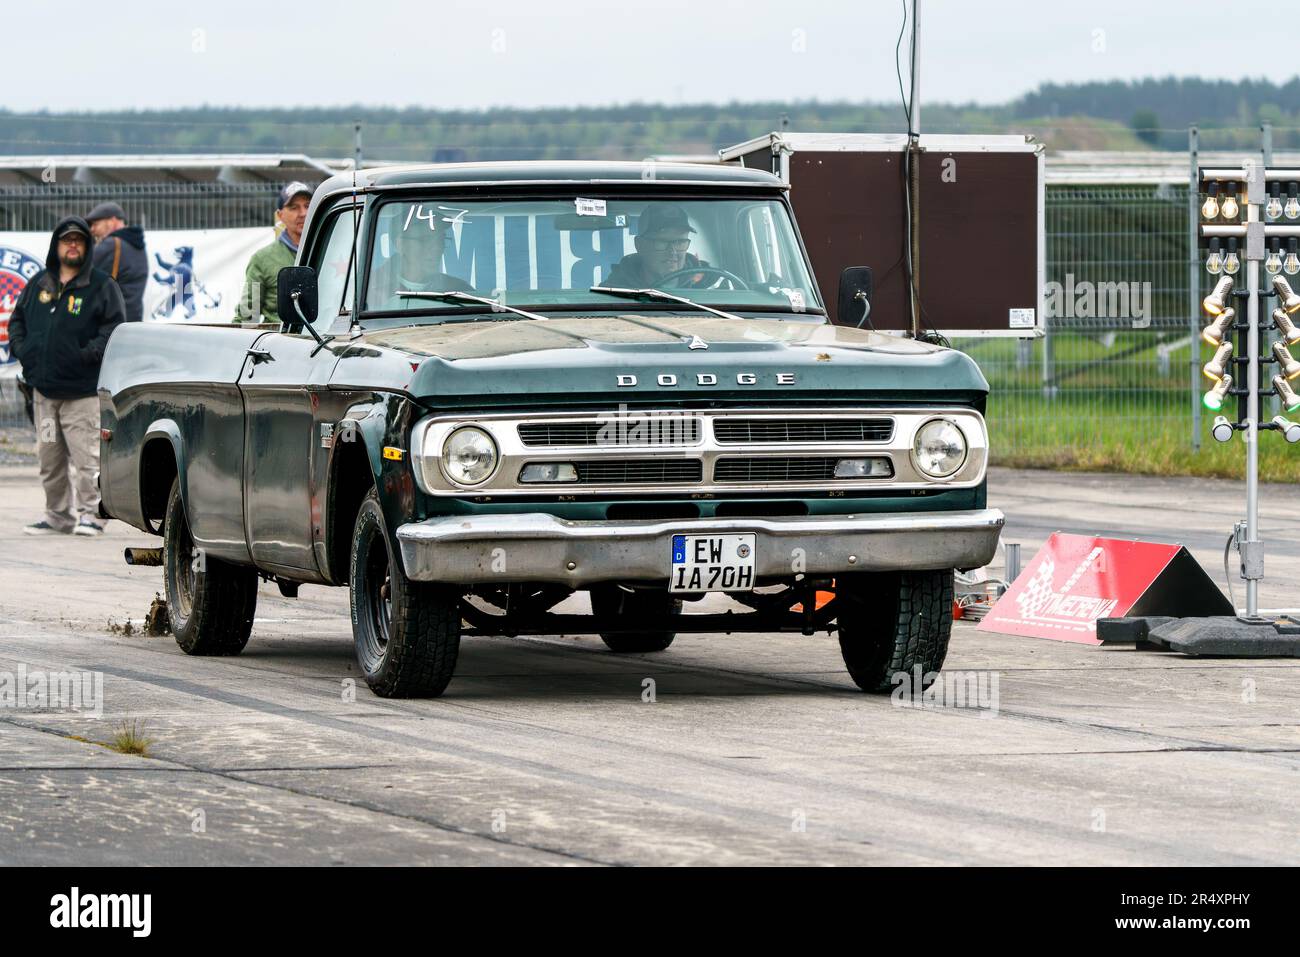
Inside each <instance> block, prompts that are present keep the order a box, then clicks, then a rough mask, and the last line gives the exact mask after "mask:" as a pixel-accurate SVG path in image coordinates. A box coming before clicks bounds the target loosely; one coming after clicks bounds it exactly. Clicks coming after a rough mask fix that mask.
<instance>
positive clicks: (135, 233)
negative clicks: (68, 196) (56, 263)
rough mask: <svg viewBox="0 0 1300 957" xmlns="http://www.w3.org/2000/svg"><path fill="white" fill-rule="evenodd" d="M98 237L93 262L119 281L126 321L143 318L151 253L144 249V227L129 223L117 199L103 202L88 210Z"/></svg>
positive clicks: (93, 230)
mask: <svg viewBox="0 0 1300 957" xmlns="http://www.w3.org/2000/svg"><path fill="white" fill-rule="evenodd" d="M86 222H87V223H89V224H90V235H91V237H92V238H93V239H94V240H95V255H94V259H93V265H94V267H95V268H96V269H98V270H101V271H102V272H106V273H108V274H109V275H110V276H112V277H113V279H114V280H116V281H117V288H119V289H121V290H122V298H123V299H124V300H125V301H126V321H127V322H139V321H140V320H141V319H143V318H144V287H145V284H146V283H148V282H149V256H148V255H147V254H146V253H145V251H144V230H143V229H141V228H140V227H139V226H128V225H127V224H126V213H125V212H124V211H123V209H122V207H121V206H119V205H117V203H100V204H99V205H98V206H96V207H95V208H94V209H92V210H91V211H90V212H89V213H87V214H86Z"/></svg>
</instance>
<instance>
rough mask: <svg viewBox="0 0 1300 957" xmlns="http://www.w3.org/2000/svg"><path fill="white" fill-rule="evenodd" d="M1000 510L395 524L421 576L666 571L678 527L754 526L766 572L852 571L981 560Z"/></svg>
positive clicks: (548, 578) (547, 576)
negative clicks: (646, 519)
mask: <svg viewBox="0 0 1300 957" xmlns="http://www.w3.org/2000/svg"><path fill="white" fill-rule="evenodd" d="M1003 521H1004V519H1003V516H1002V513H1001V512H1000V511H998V510H997V509H993V508H986V509H980V510H976V511H963V512H900V513H892V514H869V515H820V516H810V517H803V518H696V519H683V520H680V521H637V522H633V521H620V522H569V521H564V520H563V519H559V518H556V517H555V516H554V515H547V514H544V513H538V512H529V513H525V514H519V515H475V516H469V517H465V516H457V517H452V518H431V519H427V520H426V521H423V522H412V523H410V524H408V525H403V526H401V527H400V528H398V530H397V540H398V543H399V545H400V546H401V550H402V564H403V565H404V566H405V567H406V574H407V576H408V577H410V578H412V579H415V580H417V581H438V582H456V583H463V584H469V583H474V582H491V581H500V582H511V581H513V582H559V583H562V584H566V585H570V586H572V587H574V588H582V587H586V586H587V585H590V584H592V583H594V582H602V581H661V582H666V581H667V580H668V574H669V572H668V567H669V556H670V554H671V552H670V549H671V541H672V536H673V535H674V534H677V535H680V534H683V533H685V534H690V535H707V534H714V533H726V532H732V533H734V532H752V533H753V534H754V535H755V546H756V547H755V552H756V559H755V562H756V564H755V571H756V573H757V575H758V577H759V578H760V579H763V578H775V577H783V576H790V575H792V574H794V573H795V572H796V571H802V572H803V573H804V574H806V575H826V574H836V573H842V572H852V571H867V572H872V571H895V570H919V569H927V568H928V569H936V568H976V567H978V566H980V565H986V564H988V562H989V561H991V560H992V558H993V555H994V553H995V552H996V551H997V545H998V535H999V534H1000V533H1001V531H1002V524H1003Z"/></svg>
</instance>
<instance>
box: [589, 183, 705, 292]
mask: <svg viewBox="0 0 1300 957" xmlns="http://www.w3.org/2000/svg"><path fill="white" fill-rule="evenodd" d="M693 232H695V229H694V227H692V226H691V221H690V219H689V218H688V217H687V215H686V210H684V209H682V208H681V207H680V206H675V205H673V204H671V203H651V204H650V205H648V206H646V208H645V210H644V211H643V212H642V213H641V217H640V219H639V220H638V221H637V231H636V239H635V240H634V242H635V244H636V252H634V253H629V254H628V255H626V256H624V257H623V259H622V260H621V261H620V262H619V264H618V265H617V266H615V267H614V268H613V270H612V271H611V272H610V274H609V275H608V276H607V277H606V278H605V283H604V284H605V285H606V286H610V287H613V288H617V289H654V288H657V287H658V286H659V284H660V283H661V282H662V281H663V280H664V278H665V277H667V276H672V274H673V273H677V272H681V271H683V270H686V269H691V268H694V267H696V266H702V265H708V264H707V263H705V262H703V261H702V260H701V259H700V258H699V257H698V256H696V255H695V254H693V253H691V252H689V250H690V248H691V233H693Z"/></svg>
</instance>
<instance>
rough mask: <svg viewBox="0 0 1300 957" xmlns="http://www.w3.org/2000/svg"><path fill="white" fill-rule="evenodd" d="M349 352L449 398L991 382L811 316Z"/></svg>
mask: <svg viewBox="0 0 1300 957" xmlns="http://www.w3.org/2000/svg"><path fill="white" fill-rule="evenodd" d="M339 351H340V358H339V362H338V364H337V366H336V367H335V370H334V376H333V384H334V385H335V387H336V388H349V387H363V388H387V389H394V388H400V389H401V390H402V391H404V392H408V393H410V394H411V395H414V396H415V397H417V398H420V399H422V400H425V401H427V402H428V403H429V404H431V405H438V406H445V405H464V404H466V403H467V402H472V403H474V404H477V405H483V406H494V405H502V404H507V403H514V404H517V403H518V400H519V397H520V396H527V397H529V399H530V400H532V399H536V398H542V397H546V396H563V397H564V399H565V401H571V402H582V401H597V402H608V401H609V400H610V399H611V397H617V401H621V402H646V401H659V402H662V401H667V400H673V399H682V398H686V397H689V398H690V399H709V398H719V399H726V400H734V399H737V398H743V397H749V398H754V397H755V396H756V395H758V394H762V395H763V396H764V398H765V399H768V400H770V399H771V398H773V397H774V396H775V395H777V394H780V395H782V396H783V400H785V398H784V397H788V399H789V400H793V401H798V400H801V399H806V400H809V401H813V400H821V401H825V400H827V399H859V398H862V399H869V398H875V399H878V400H880V401H887V402H894V401H899V400H916V399H920V400H926V401H932V402H944V401H947V402H954V401H959V402H963V403H965V402H973V401H977V400H978V399H979V398H981V397H982V395H983V394H985V393H987V392H988V383H987V382H986V381H985V379H984V376H983V375H982V374H981V373H980V371H979V368H978V367H977V366H976V365H975V363H974V362H973V361H972V360H971V359H970V358H969V357H967V356H966V355H964V354H962V353H960V352H956V351H954V350H952V349H944V348H940V347H938V346H932V345H928V344H926V343H922V342H917V341H916V340H913V339H905V338H901V337H898V336H889V335H883V334H880V333H876V332H871V331H869V330H861V329H851V328H847V327H842V326H832V325H828V324H824V323H818V322H808V321H799V320H780V319H723V318H716V317H711V316H701V315H698V314H692V315H685V316H677V315H672V314H662V313H656V314H653V315H648V314H647V315H635V316H634V315H625V316H599V317H580V318H557V319H547V320H520V321H482V322H450V323H442V324H429V325H421V326H407V327H402V328H394V329H382V330H375V331H373V332H369V333H366V334H364V335H362V336H360V337H359V338H357V339H354V340H351V341H349V343H348V344H347V347H346V348H344V349H341V350H339ZM376 359H380V360H381V361H380V362H376V361H375V360H376ZM376 377H378V378H380V379H382V380H383V381H374V380H375V379H376Z"/></svg>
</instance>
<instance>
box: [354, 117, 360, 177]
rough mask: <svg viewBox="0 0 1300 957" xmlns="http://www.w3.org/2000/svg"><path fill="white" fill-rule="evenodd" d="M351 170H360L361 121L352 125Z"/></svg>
mask: <svg viewBox="0 0 1300 957" xmlns="http://www.w3.org/2000/svg"><path fill="white" fill-rule="evenodd" d="M352 134H353V144H352V168H353V169H361V121H360V120H358V121H357V122H355V123H353V124H352Z"/></svg>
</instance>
